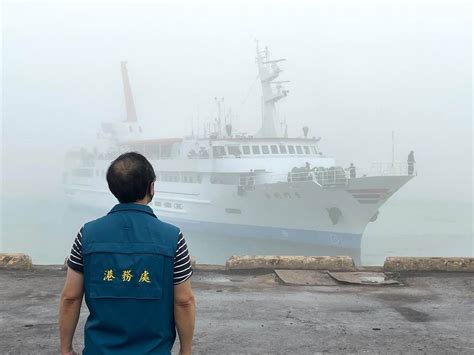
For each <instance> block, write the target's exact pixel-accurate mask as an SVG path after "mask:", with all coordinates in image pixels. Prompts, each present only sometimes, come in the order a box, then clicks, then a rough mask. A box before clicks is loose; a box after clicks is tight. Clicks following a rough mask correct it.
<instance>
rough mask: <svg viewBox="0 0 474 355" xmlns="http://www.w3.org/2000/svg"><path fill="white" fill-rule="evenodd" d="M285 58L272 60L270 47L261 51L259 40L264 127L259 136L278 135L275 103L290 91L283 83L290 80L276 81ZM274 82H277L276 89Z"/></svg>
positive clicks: (258, 63) (258, 57)
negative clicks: (273, 85) (280, 64)
mask: <svg viewBox="0 0 474 355" xmlns="http://www.w3.org/2000/svg"><path fill="white" fill-rule="evenodd" d="M284 60H286V59H274V60H270V56H269V53H268V48H267V47H265V49H264V50H263V51H260V48H259V46H258V42H257V65H258V75H259V78H260V82H261V84H262V127H261V128H260V130H259V131H258V133H257V136H259V137H277V133H276V130H275V118H276V108H275V103H276V102H277V101H278V100H280V99H282V98H284V97H285V96H286V95H287V94H288V92H289V91H288V90H285V89H284V87H283V85H282V84H283V83H287V82H289V81H287V80H286V81H275V79H276V78H278V76H279V75H280V73H281V72H282V70H281V69H280V68H279V66H278V63H279V62H282V61H284ZM272 84H276V85H275V90H274V88H273V87H272Z"/></svg>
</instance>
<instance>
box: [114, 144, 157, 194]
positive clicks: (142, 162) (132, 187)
mask: <svg viewBox="0 0 474 355" xmlns="http://www.w3.org/2000/svg"><path fill="white" fill-rule="evenodd" d="M155 179H156V175H155V171H154V170H153V166H152V165H151V164H150V162H149V161H148V160H147V159H146V158H145V157H144V156H143V155H141V154H139V153H135V152H130V153H125V154H122V155H120V156H119V157H118V158H117V159H115V160H114V161H113V162H112V163H111V164H110V166H109V169H108V170H107V183H108V184H109V189H110V191H111V192H112V193H113V194H114V196H115V197H116V198H117V200H119V202H120V203H131V202H136V201H138V200H141V199H143V198H145V196H146V194H147V193H148V192H149V188H150V184H151V183H152V182H153V181H155ZM150 193H151V192H150Z"/></svg>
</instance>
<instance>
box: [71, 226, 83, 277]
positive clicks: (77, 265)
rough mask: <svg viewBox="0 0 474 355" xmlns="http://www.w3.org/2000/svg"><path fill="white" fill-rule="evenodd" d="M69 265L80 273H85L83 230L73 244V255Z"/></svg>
mask: <svg viewBox="0 0 474 355" xmlns="http://www.w3.org/2000/svg"><path fill="white" fill-rule="evenodd" d="M67 265H68V266H69V267H70V268H71V269H73V270H75V271H78V272H84V261H83V259H82V228H81V229H80V230H79V233H77V236H76V239H74V243H73V244H72V248H71V253H70V254H69V257H68V259H67Z"/></svg>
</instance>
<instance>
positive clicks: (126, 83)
mask: <svg viewBox="0 0 474 355" xmlns="http://www.w3.org/2000/svg"><path fill="white" fill-rule="evenodd" d="M120 64H121V68H122V82H123V93H124V95H125V107H126V109H127V120H126V121H127V122H136V121H137V112H136V111H135V103H134V102H133V95H132V88H131V87H130V80H129V79H128V71H127V62H120Z"/></svg>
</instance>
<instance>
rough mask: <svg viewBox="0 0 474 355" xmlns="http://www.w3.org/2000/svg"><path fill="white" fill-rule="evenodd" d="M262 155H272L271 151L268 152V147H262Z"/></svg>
mask: <svg viewBox="0 0 474 355" xmlns="http://www.w3.org/2000/svg"><path fill="white" fill-rule="evenodd" d="M262 153H263V154H270V150H268V145H262Z"/></svg>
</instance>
